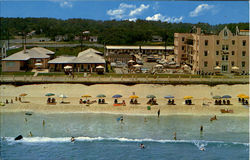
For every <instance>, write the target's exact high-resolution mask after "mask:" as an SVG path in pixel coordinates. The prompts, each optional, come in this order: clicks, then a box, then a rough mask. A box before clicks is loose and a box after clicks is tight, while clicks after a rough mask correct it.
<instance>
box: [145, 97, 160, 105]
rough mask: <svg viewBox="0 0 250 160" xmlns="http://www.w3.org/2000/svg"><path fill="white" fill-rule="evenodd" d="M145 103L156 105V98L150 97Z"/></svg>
mask: <svg viewBox="0 0 250 160" xmlns="http://www.w3.org/2000/svg"><path fill="white" fill-rule="evenodd" d="M147 104H150V105H158V103H157V102H156V99H154V98H150V99H149V101H148V102H147Z"/></svg>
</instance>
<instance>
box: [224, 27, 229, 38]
mask: <svg viewBox="0 0 250 160" xmlns="http://www.w3.org/2000/svg"><path fill="white" fill-rule="evenodd" d="M227 35H228V34H227V30H226V29H225V30H224V37H227Z"/></svg>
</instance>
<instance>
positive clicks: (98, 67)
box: [96, 65, 104, 69]
mask: <svg viewBox="0 0 250 160" xmlns="http://www.w3.org/2000/svg"><path fill="white" fill-rule="evenodd" d="M96 68H97V69H103V68H104V67H103V66H101V65H99V66H97V67H96Z"/></svg>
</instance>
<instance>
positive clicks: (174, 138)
mask: <svg viewBox="0 0 250 160" xmlns="http://www.w3.org/2000/svg"><path fill="white" fill-rule="evenodd" d="M176 139H177V138H176V132H174V140H176Z"/></svg>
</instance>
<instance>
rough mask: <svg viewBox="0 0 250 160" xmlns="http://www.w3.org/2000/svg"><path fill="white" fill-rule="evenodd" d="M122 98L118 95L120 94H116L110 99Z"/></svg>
mask: <svg viewBox="0 0 250 160" xmlns="http://www.w3.org/2000/svg"><path fill="white" fill-rule="evenodd" d="M121 97H122V95H120V94H116V95H113V97H112V98H121Z"/></svg>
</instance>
